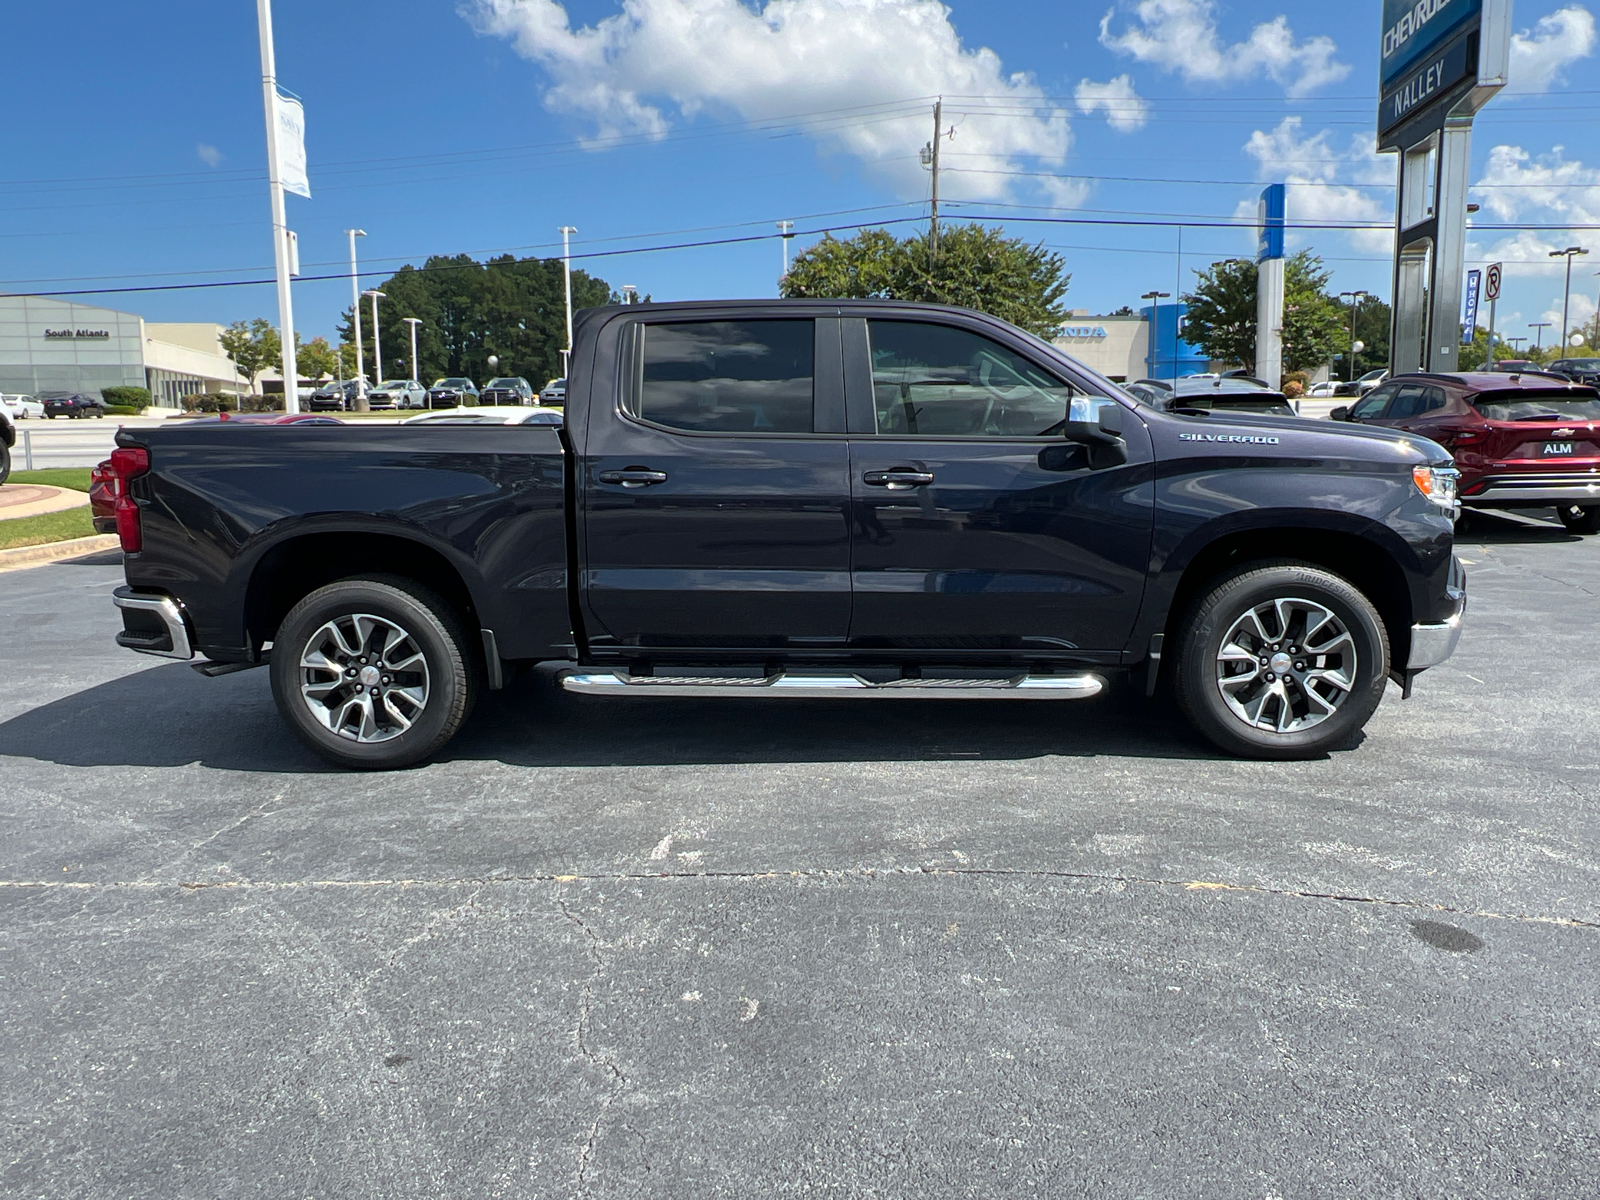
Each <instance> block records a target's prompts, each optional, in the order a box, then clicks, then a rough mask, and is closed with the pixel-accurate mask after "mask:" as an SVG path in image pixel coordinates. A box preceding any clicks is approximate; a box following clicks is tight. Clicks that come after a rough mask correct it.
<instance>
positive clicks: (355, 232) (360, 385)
mask: <svg viewBox="0 0 1600 1200" xmlns="http://www.w3.org/2000/svg"><path fill="white" fill-rule="evenodd" d="M344 232H345V236H346V237H348V238H349V239H350V324H352V325H354V326H355V332H356V410H357V411H358V412H360V411H363V410H364V409H365V407H366V399H367V376H366V370H367V367H366V363H364V362H363V361H362V359H363V358H364V357H365V355H364V354H363V347H362V345H361V284H360V283H359V282H357V281H358V280H359V279H360V276H359V275H358V274H357V273H356V239H357V238H358V237H366V236H367V231H366V230H365V229H346V230H345V231H344Z"/></svg>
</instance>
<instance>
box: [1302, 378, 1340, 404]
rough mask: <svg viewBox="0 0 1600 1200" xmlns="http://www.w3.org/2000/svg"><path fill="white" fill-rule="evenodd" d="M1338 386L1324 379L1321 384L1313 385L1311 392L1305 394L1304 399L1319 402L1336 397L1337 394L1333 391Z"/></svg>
mask: <svg viewBox="0 0 1600 1200" xmlns="http://www.w3.org/2000/svg"><path fill="white" fill-rule="evenodd" d="M1338 386H1339V385H1338V384H1336V383H1335V382H1334V381H1333V380H1331V379H1324V380H1323V381H1322V382H1321V383H1313V384H1312V385H1311V390H1310V391H1308V392H1307V393H1306V399H1308V400H1321V399H1324V398H1326V397H1328V396H1336V395H1338V393H1337V392H1335V391H1334V388H1336V387H1338Z"/></svg>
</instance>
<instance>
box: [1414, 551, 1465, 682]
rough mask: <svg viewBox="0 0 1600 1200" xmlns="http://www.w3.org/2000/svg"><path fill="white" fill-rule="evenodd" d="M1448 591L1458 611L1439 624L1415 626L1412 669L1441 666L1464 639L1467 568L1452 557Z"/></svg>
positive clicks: (1419, 669) (1423, 669)
mask: <svg viewBox="0 0 1600 1200" xmlns="http://www.w3.org/2000/svg"><path fill="white" fill-rule="evenodd" d="M1446 592H1447V594H1448V595H1449V597H1450V599H1451V600H1452V601H1453V602H1454V604H1455V611H1454V612H1453V613H1451V614H1450V616H1449V617H1447V618H1446V619H1445V620H1443V621H1441V622H1439V623H1438V624H1437V625H1413V626H1412V627H1411V656H1410V658H1408V659H1407V660H1406V670H1408V671H1425V670H1427V669H1428V668H1429V667H1437V666H1438V665H1439V664H1440V663H1442V662H1444V661H1445V659H1447V658H1449V657H1450V656H1451V655H1452V654H1454V653H1455V652H1456V643H1457V642H1459V641H1460V640H1461V619H1462V617H1464V616H1465V615H1466V611H1467V570H1466V568H1465V567H1463V566H1462V565H1461V560H1460V559H1459V558H1454V557H1452V558H1451V559H1450V582H1449V584H1448V586H1447V587H1446Z"/></svg>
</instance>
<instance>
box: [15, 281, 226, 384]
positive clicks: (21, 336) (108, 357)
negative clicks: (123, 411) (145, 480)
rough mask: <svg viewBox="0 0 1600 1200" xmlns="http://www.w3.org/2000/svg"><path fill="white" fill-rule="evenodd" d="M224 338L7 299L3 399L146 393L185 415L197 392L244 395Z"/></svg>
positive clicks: (192, 328)
mask: <svg viewBox="0 0 1600 1200" xmlns="http://www.w3.org/2000/svg"><path fill="white" fill-rule="evenodd" d="M222 333H223V328H222V326H220V325H210V324H187V323H186V324H157V323H154V322H150V321H146V320H145V319H144V318H143V317H137V316H134V315H133V314H132V313H124V312H117V311H116V310H114V309H109V308H96V307H94V306H93V305H88V304H77V303H74V302H72V301H70V300H57V299H54V298H49V297H41V296H0V392H5V393H7V394H14V393H20V394H23V395H29V396H31V395H37V394H38V393H39V392H87V393H90V394H98V393H99V392H100V391H101V390H102V389H104V388H108V387H142V388H148V389H149V390H150V396H151V399H152V402H153V403H154V404H156V405H158V406H160V407H163V408H180V407H182V402H183V397H184V396H189V395H194V394H195V393H198V392H229V393H235V394H236V393H239V392H243V391H245V390H246V389H245V388H244V387H243V385H242V384H241V381H240V379H239V377H238V375H237V373H236V372H235V371H234V367H233V362H232V360H230V359H229V358H228V356H227V354H225V353H224V352H223V349H222V342H221V337H222Z"/></svg>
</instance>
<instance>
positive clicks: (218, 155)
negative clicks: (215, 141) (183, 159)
mask: <svg viewBox="0 0 1600 1200" xmlns="http://www.w3.org/2000/svg"><path fill="white" fill-rule="evenodd" d="M194 152H195V154H196V155H197V156H198V157H199V159H200V161H201V162H203V163H205V165H206V166H208V167H218V166H221V165H222V151H221V150H218V149H217V148H216V147H215V146H208V145H206V144H205V143H204V142H201V143H200V144H199V145H198V146H196V147H195V148H194Z"/></svg>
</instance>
